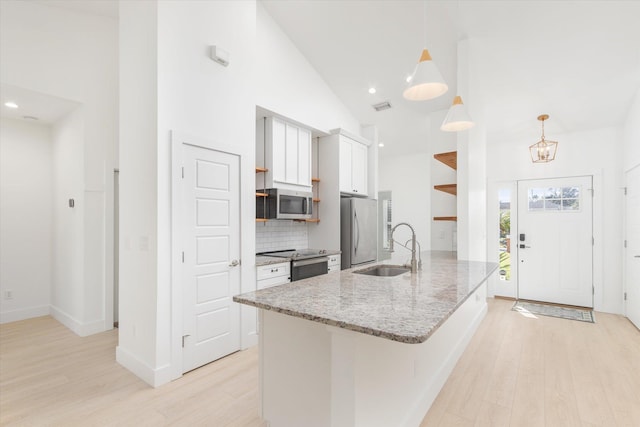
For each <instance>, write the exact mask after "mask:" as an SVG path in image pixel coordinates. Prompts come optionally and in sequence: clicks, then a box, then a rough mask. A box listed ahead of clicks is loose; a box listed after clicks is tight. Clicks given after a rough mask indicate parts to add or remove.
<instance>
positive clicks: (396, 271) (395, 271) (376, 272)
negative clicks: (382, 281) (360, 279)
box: [354, 265, 411, 277]
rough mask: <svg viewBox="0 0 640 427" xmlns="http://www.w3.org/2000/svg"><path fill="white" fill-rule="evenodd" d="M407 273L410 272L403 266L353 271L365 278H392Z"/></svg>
mask: <svg viewBox="0 0 640 427" xmlns="http://www.w3.org/2000/svg"><path fill="white" fill-rule="evenodd" d="M408 271H411V269H410V268H407V267H405V266H403V265H375V266H373V267H368V268H363V269H362V270H357V271H354V273H356V274H366V275H367V276H378V277H393V276H398V275H400V274H402V273H406V272H408Z"/></svg>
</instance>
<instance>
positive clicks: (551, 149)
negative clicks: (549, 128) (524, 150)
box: [529, 114, 558, 163]
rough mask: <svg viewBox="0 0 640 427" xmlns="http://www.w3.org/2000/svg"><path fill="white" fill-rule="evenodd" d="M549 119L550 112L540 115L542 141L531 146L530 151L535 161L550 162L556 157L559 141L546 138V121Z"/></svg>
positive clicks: (532, 159)
mask: <svg viewBox="0 0 640 427" xmlns="http://www.w3.org/2000/svg"><path fill="white" fill-rule="evenodd" d="M547 119H549V115H548V114H542V115H540V116H538V120H540V121H541V122H542V137H541V139H540V141H538V142H536V143H535V144H532V145H530V146H529V153H530V154H531V161H532V162H533V163H548V162H550V161H552V160H554V159H555V158H556V151H557V149H558V142H557V141H547V140H546V139H544V121H545V120H547Z"/></svg>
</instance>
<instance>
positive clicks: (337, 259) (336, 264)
mask: <svg viewBox="0 0 640 427" xmlns="http://www.w3.org/2000/svg"><path fill="white" fill-rule="evenodd" d="M340 263H341V256H340V254H337V255H329V262H328V264H327V267H329V271H328V273H333V272H336V271H340Z"/></svg>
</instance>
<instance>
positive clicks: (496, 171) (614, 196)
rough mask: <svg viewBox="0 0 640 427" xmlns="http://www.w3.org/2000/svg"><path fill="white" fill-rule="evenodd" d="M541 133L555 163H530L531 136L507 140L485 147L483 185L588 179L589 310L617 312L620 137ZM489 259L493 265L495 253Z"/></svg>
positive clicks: (609, 131) (613, 131)
mask: <svg viewBox="0 0 640 427" xmlns="http://www.w3.org/2000/svg"><path fill="white" fill-rule="evenodd" d="M547 134H548V135H547V137H548V138H549V139H553V140H554V141H559V147H558V154H557V155H556V159H555V160H554V161H553V162H550V163H546V164H534V163H532V162H531V159H530V156H529V151H528V147H529V145H531V143H533V142H535V141H536V139H535V138H536V136H535V135H534V136H533V138H534V139H532V136H531V135H528V134H520V135H513V136H512V137H511V138H509V140H508V141H491V142H490V143H489V144H487V176H488V180H489V183H495V182H500V181H516V180H522V179H537V178H554V177H565V176H580V175H593V176H594V189H595V195H594V216H593V224H594V238H595V246H594V269H593V271H594V276H593V281H594V287H595V296H594V303H595V309H596V310H599V311H606V312H611V313H622V274H621V269H622V261H621V260H622V244H621V242H622V225H621V223H622V221H621V217H620V216H621V213H622V186H623V183H622V174H621V170H622V157H621V150H622V132H621V130H620V129H618V128H604V129H594V130H584V131H579V132H571V133H561V134H550V133H549V132H547ZM488 221H489V222H490V223H491V224H493V223H494V222H492V221H491V219H488ZM490 232H491V233H492V234H495V233H493V231H491V230H490ZM512 247H513V246H512ZM489 260H490V261H496V262H497V254H495V257H493V258H491V257H489Z"/></svg>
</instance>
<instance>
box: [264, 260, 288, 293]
mask: <svg viewBox="0 0 640 427" xmlns="http://www.w3.org/2000/svg"><path fill="white" fill-rule="evenodd" d="M256 279H257V282H256V284H257V289H258V290H260V289H265V288H270V287H271V286H277V285H282V284H284V283H289V282H290V281H291V263H289V262H282V263H278V264H268V265H261V266H259V267H257V271H256Z"/></svg>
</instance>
